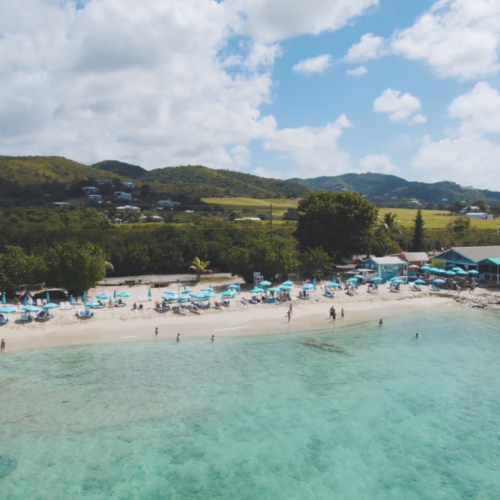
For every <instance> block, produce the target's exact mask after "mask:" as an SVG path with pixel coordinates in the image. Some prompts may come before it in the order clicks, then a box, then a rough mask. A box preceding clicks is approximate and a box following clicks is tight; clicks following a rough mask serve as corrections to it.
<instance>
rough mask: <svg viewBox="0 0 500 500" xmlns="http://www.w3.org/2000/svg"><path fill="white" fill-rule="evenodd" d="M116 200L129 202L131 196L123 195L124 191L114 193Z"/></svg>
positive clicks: (128, 194)
mask: <svg viewBox="0 0 500 500" xmlns="http://www.w3.org/2000/svg"><path fill="white" fill-rule="evenodd" d="M113 194H114V195H115V198H116V199H117V200H131V199H132V195H131V194H130V193H125V192H124V191H115V192H114V193H113Z"/></svg>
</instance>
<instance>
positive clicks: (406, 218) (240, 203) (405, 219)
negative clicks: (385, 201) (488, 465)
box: [203, 198, 500, 229]
mask: <svg viewBox="0 0 500 500" xmlns="http://www.w3.org/2000/svg"><path fill="white" fill-rule="evenodd" d="M203 201H205V202H207V203H214V204H217V205H221V206H224V208H226V209H227V210H236V211H238V212H241V211H243V210H245V209H246V210H251V211H252V212H253V213H254V214H257V213H269V212H270V211H271V207H270V205H271V203H272V205H273V215H274V216H275V217H280V216H282V215H283V214H284V213H285V212H286V211H287V209H288V208H295V207H296V206H297V202H295V201H293V200H286V199H273V200H256V199H253V198H204V199H203ZM387 212H391V213H394V214H396V215H397V220H398V221H401V222H400V224H401V226H403V227H412V226H413V219H415V216H416V214H417V210H416V209H410V208H379V214H380V217H383V216H384V214H386V213H387ZM448 214H449V212H447V211H441V210H422V216H423V218H424V221H425V227H426V229H439V228H444V227H446V225H447V224H449V223H450V222H451V221H452V220H453V217H450V216H448ZM498 226H500V220H498V219H487V220H476V219H471V227H474V228H478V229H497V228H498Z"/></svg>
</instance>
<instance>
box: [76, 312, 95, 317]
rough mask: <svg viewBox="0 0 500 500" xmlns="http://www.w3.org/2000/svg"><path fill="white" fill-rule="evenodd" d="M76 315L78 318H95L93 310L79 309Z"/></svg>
mask: <svg viewBox="0 0 500 500" xmlns="http://www.w3.org/2000/svg"><path fill="white" fill-rule="evenodd" d="M76 316H77V317H78V318H93V317H94V313H93V312H92V311H77V312H76Z"/></svg>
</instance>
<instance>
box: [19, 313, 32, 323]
mask: <svg viewBox="0 0 500 500" xmlns="http://www.w3.org/2000/svg"><path fill="white" fill-rule="evenodd" d="M31 320H32V318H31V316H30V315H29V314H27V313H24V314H23V315H22V316H21V321H25V322H26V323H29V322H30V321H31Z"/></svg>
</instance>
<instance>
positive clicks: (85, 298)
mask: <svg viewBox="0 0 500 500" xmlns="http://www.w3.org/2000/svg"><path fill="white" fill-rule="evenodd" d="M86 300H87V292H86V291H85V290H84V291H83V301H84V302H85V301H86Z"/></svg>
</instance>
